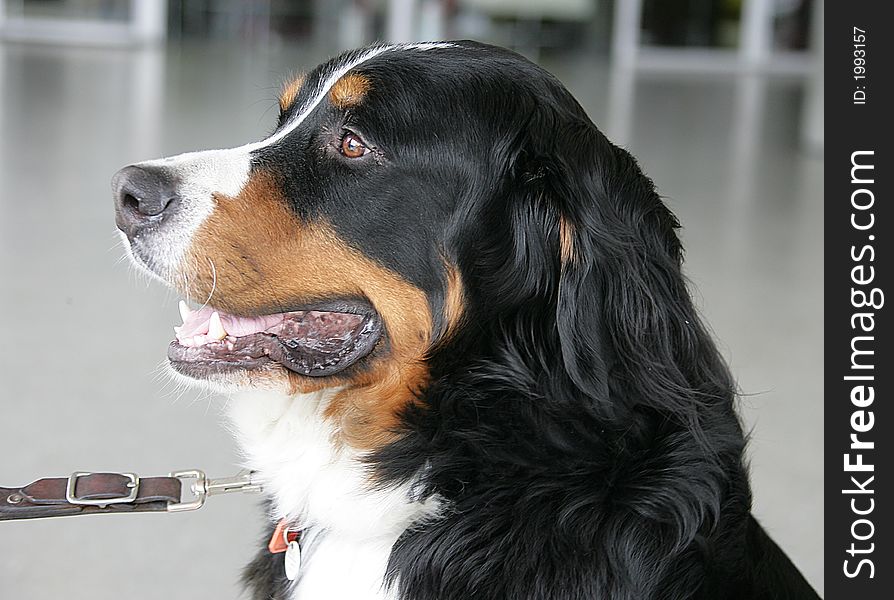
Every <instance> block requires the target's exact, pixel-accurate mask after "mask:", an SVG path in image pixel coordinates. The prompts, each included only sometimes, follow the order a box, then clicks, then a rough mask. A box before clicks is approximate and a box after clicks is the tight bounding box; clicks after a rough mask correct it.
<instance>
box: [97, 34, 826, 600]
mask: <svg viewBox="0 0 894 600" xmlns="http://www.w3.org/2000/svg"><path fill="white" fill-rule="evenodd" d="M280 109H281V110H280V114H279V120H278V123H277V126H276V129H275V130H274V131H273V133H271V134H270V135H269V136H268V137H266V138H265V139H263V140H261V141H258V142H253V143H249V144H247V145H244V146H241V147H238V148H233V149H227V150H210V151H202V152H193V153H188V154H181V155H179V156H174V157H170V158H164V159H161V160H152V161H148V162H142V163H138V164H134V165H130V166H127V167H125V168H123V169H122V170H121V171H119V172H118V173H117V174H116V175H115V177H114V179H113V194H114V198H115V207H116V223H117V225H118V228H119V229H120V232H121V235H122V237H123V239H124V240H125V246H126V248H127V251H128V253H129V255H130V257H131V258H132V260H133V262H134V263H135V264H136V265H137V266H138V267H139V268H140V269H141V270H144V271H146V272H147V273H149V274H150V275H151V276H153V277H155V278H157V279H159V280H161V281H162V282H164V283H165V284H166V285H168V286H170V287H172V288H174V289H175V290H176V291H177V292H179V293H180V294H181V295H182V296H183V297H184V299H185V300H186V302H184V303H181V312H182V317H183V324H182V325H180V326H179V327H177V328H175V329H176V339H175V340H174V341H173V342H172V343H171V345H170V347H169V349H168V359H169V362H170V366H171V369H172V371H173V372H174V373H175V374H176V376H177V377H179V378H184V379H187V380H189V381H191V382H199V383H200V384H202V385H204V386H210V387H211V388H213V389H216V390H219V391H222V392H225V393H227V394H229V395H231V396H232V399H231V401H230V402H229V403H228V409H227V411H228V417H229V419H230V420H231V421H232V424H233V429H234V431H235V434H236V437H237V441H238V443H239V445H240V447H241V448H242V450H243V451H244V454H245V462H246V466H247V467H248V468H251V469H253V470H254V471H256V477H257V478H258V480H259V481H260V482H261V483H262V485H263V488H264V490H265V492H266V494H267V504H266V506H267V512H268V515H267V516H268V517H269V530H268V535H267V536H265V539H264V544H263V546H264V548H263V549H262V550H261V552H260V553H259V554H258V556H257V558H256V559H255V560H254V561H253V562H252V563H251V564H250V565H249V566H248V567H247V568H246V571H245V574H244V580H245V582H246V584H247V586H248V587H249V588H250V590H251V593H252V594H253V597H254V598H257V599H268V598H275V599H308V598H311V599H320V598H331V599H351V600H365V599H386V598H387V599H402V600H460V599H462V600H467V599H470V598H471V599H487V600H498V599H507V600H522V599H556V600H572V599H574V600H577V599H611V600H622V599H623V600H643V599H662V600H665V599H666V600H682V599H711V600H717V599H745V598H748V599H752V598H766V599H770V598H774V599H775V598H778V599H788V598H817V597H818V596H817V595H816V593H815V592H814V591H813V590H812V589H811V587H810V586H809V584H808V583H807V582H806V581H805V580H804V578H803V577H802V576H801V574H800V573H799V572H798V570H797V568H796V567H795V566H794V565H793V564H792V563H791V561H790V560H789V559H788V558H787V557H786V555H785V554H784V553H783V551H782V550H781V549H780V548H779V547H778V546H777V545H776V544H775V543H774V542H773V541H772V540H771V539H770V538H769V537H768V535H767V534H766V533H765V532H764V530H763V529H762V528H761V526H760V525H759V524H758V523H757V522H756V521H755V519H754V518H753V517H752V516H751V514H750V506H751V495H750V490H749V484H748V477H747V472H746V466H745V463H744V458H743V455H744V451H745V445H746V441H745V436H744V435H743V431H742V427H741V425H740V422H739V419H738V417H737V415H736V412H735V410H734V401H735V396H736V394H735V384H734V382H733V380H732V378H731V376H730V373H729V370H728V368H727V366H726V365H725V363H724V361H723V360H722V358H721V356H720V355H719V353H718V351H717V349H716V347H715V344H714V342H713V341H712V339H711V337H710V336H709V334H708V333H707V331H706V328H705V327H704V326H703V324H702V323H701V321H700V319H699V316H698V314H697V313H696V310H695V309H694V308H693V305H692V302H691V299H690V296H689V292H688V290H687V286H686V283H685V280H684V277H683V276H682V275H681V263H682V249H681V245H680V241H679V239H678V237H677V235H676V229H677V228H678V227H679V224H678V222H677V220H676V218H675V217H674V215H673V214H672V213H671V212H670V211H669V210H668V209H667V208H666V207H665V205H664V204H663V203H662V201H661V200H660V198H659V196H658V194H657V193H656V191H655V187H654V185H653V183H652V181H651V180H650V179H649V178H648V177H646V176H645V175H644V174H643V172H642V171H641V170H640V168H639V166H638V165H637V163H636V161H635V159H634V158H633V157H632V156H631V155H630V154H628V153H627V152H626V151H624V150H622V149H621V148H618V147H617V146H614V145H613V144H612V143H611V142H609V141H608V140H607V139H606V138H605V137H604V136H603V134H602V133H601V132H600V131H599V130H598V129H597V128H596V126H595V125H594V124H593V123H592V122H591V121H590V119H589V118H588V117H587V115H586V113H585V112H584V110H583V109H582V108H581V106H580V105H579V104H578V103H577V102H576V101H575V99H574V98H573V97H572V96H571V94H570V93H569V92H568V91H567V90H566V89H565V88H564V87H563V86H562V84H561V83H560V82H559V81H558V80H557V79H556V78H554V77H553V76H552V75H550V74H549V73H547V72H546V71H544V70H543V69H541V68H540V67H538V66H536V65H534V64H532V63H531V62H529V61H527V60H526V59H524V58H522V57H521V56H519V55H517V54H515V53H513V52H511V51H508V50H505V49H501V48H497V47H493V46H488V45H484V44H480V43H476V42H469V41H457V42H436V43H434V42H433V43H418V44H401V45H387V44H383V45H374V46H370V47H367V48H363V49H360V50H356V51H351V52H347V53H344V54H342V55H341V56H339V57H337V58H335V59H333V60H330V61H329V62H327V63H325V64H323V65H321V66H319V67H317V68H316V69H314V70H312V71H310V72H309V73H307V74H306V75H304V76H301V77H298V78H296V79H294V80H292V81H289V82H288V83H287V85H286V86H285V87H284V89H283V91H282V95H281V98H280ZM280 537H282V538H283V541H282V545H283V546H286V545H287V546H288V547H289V548H290V549H294V550H295V552H294V553H292V558H293V559H296V560H297V559H299V558H300V566H297V565H293V566H292V567H291V569H290V572H289V573H287V572H286V568H285V566H284V565H285V563H287V562H288V561H289V558H290V552H291V550H290V551H289V552H286V554H285V558H284V555H283V554H282V553H274V552H271V550H270V549H268V543H267V540H268V539H269V540H270V548H271V549H272V548H273V546H275V545H276V544H277V543H279V538H280Z"/></svg>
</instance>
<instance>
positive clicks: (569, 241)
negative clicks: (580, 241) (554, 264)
mask: <svg viewBox="0 0 894 600" xmlns="http://www.w3.org/2000/svg"><path fill="white" fill-rule="evenodd" d="M559 256H560V258H561V259H562V264H563V265H566V264H569V263H570V262H572V261H573V260H574V226H573V225H572V224H571V223H569V222H568V219H566V218H565V217H559Z"/></svg>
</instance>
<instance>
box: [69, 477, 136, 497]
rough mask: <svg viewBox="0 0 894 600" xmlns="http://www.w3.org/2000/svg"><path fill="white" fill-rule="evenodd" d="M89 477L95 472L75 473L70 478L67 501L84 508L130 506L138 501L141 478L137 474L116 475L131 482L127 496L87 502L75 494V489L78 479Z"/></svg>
mask: <svg viewBox="0 0 894 600" xmlns="http://www.w3.org/2000/svg"><path fill="white" fill-rule="evenodd" d="M87 475H93V472H92V471H75V472H74V473H72V474H71V475H69V476H68V485H67V486H66V488H65V500H66V501H67V502H68V503H69V504H81V505H84V506H108V505H109V504H128V503H130V502H133V501H134V500H136V499H137V493H138V492H139V489H140V478H139V477H137V474H136V473H116V475H123V476H124V477H127V478H128V479H130V482H129V483H128V484H127V487H129V488H130V493H128V494H127V495H126V496H121V497H119V498H99V499H96V500H85V499H84V498H78V497H77V495H76V494H75V488H77V485H78V479H80V478H81V477H85V476H87Z"/></svg>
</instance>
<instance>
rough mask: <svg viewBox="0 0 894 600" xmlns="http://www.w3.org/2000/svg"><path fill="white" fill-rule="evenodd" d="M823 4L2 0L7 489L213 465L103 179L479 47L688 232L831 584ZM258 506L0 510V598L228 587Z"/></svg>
mask: <svg viewBox="0 0 894 600" xmlns="http://www.w3.org/2000/svg"><path fill="white" fill-rule="evenodd" d="M822 32H823V1H822V0H614V1H611V0H444V1H441V0H340V1H339V0H331V1H324V0H317V1H311V0H307V1H299V0H295V1H287V0H250V1H243V2H237V1H235V0H195V1H192V0H190V1H187V0H132V1H130V0H0V314H2V315H3V317H2V321H0V323H2V325H0V335H2V343H0V381H2V386H0V440H2V457H0V484H2V485H8V486H9V485H16V486H18V485H24V484H25V483H27V482H29V481H31V480H33V479H35V478H38V477H45V476H66V475H68V474H69V473H70V472H72V471H75V470H112V471H122V470H123V471H137V472H138V473H140V474H143V475H147V476H148V475H162V474H166V473H167V472H168V471H171V470H175V469H184V468H192V467H197V468H202V469H205V470H206V471H207V472H208V473H209V474H210V475H212V476H227V475H231V474H232V473H234V472H235V470H236V465H237V464H238V461H239V458H238V456H237V454H236V451H235V448H234V444H233V442H232V441H231V439H230V438H229V436H228V435H227V433H226V432H225V431H224V430H223V428H222V427H220V426H219V421H220V409H221V407H222V403H223V400H222V399H220V398H216V397H214V396H209V395H208V394H206V393H202V392H195V391H192V390H182V389H177V388H176V387H174V386H173V385H172V384H170V382H168V380H167V378H166V377H165V376H164V375H163V373H162V372H161V370H160V365H161V364H162V360H163V358H164V356H165V351H166V347H167V345H168V343H169V341H170V340H171V338H172V332H171V326H172V325H174V324H175V323H179V321H178V320H177V308H176V302H177V298H176V297H174V296H173V295H171V294H170V293H168V292H166V291H165V290H164V289H162V287H161V286H160V285H158V284H155V283H152V284H150V283H147V282H146V281H144V280H143V279H141V278H140V277H138V276H136V275H135V274H133V272H132V271H131V269H130V267H129V265H128V264H126V262H123V261H122V260H121V256H122V254H123V252H122V250H121V248H120V247H119V245H118V241H117V236H116V235H115V225H114V221H113V214H112V200H111V194H110V189H109V179H110V177H111V175H112V174H113V173H114V172H115V171H116V170H117V169H118V168H119V167H121V166H123V165H125V164H128V163H130V162H133V161H137V160H143V159H148V158H152V157H159V156H165V155H170V154H175V153H180V152H184V151H189V150H197V149H205V148H219V147H231V146H236V145H241V144H243V143H246V142H248V141H251V140H256V139H260V138H262V137H263V136H264V135H265V134H266V133H268V132H269V131H271V130H272V128H273V126H274V123H275V118H276V112H277V109H276V103H277V101H276V100H277V97H278V92H279V87H280V84H281V83H282V82H283V80H285V79H286V78H287V76H288V75H289V74H290V73H295V72H300V71H302V70H306V69H310V68H312V67H313V66H315V65H316V64H318V63H319V62H321V61H323V60H325V59H326V58H328V57H330V56H332V55H334V54H337V53H338V52H339V51H341V50H343V49H346V48H351V47H356V46H361V45H364V44H366V43H369V42H373V41H376V40H389V41H412V40H422V39H438V38H443V39H450V38H472V39H478V40H482V41H487V42H491V43H496V44H500V45H504V46H509V47H511V48H513V49H515V50H517V51H518V52H521V53H522V54H524V55H526V56H528V57H529V58H531V59H532V60H535V61H537V62H539V63H540V64H542V65H543V66H544V67H546V68H547V69H548V70H550V71H552V72H553V73H555V74H556V76H557V77H558V78H559V79H561V80H562V81H563V82H564V83H565V84H566V86H567V87H568V88H569V89H570V90H571V91H572V92H573V93H574V94H575V95H576V97H577V98H578V99H579V100H580V102H581V104H582V105H583V106H584V107H585V108H586V109H587V111H588V112H589V114H590V116H591V117H592V119H593V120H594V122H596V124H597V125H598V126H599V127H600V128H601V129H602V130H603V131H604V132H605V133H606V134H607V135H608V136H609V137H610V138H611V139H612V140H614V141H615V142H616V143H618V144H620V145H622V146H624V147H626V148H627V149H629V150H630V151H631V152H632V153H633V154H634V155H635V156H637V157H638V159H639V161H640V163H641V165H642V167H643V169H644V170H645V171H646V173H648V174H649V175H650V176H651V177H652V178H653V179H654V180H655V182H656V183H657V185H658V189H659V191H660V192H661V193H662V194H663V196H664V197H665V199H666V201H667V203H668V204H669V205H670V206H671V208H672V209H673V210H674V211H675V212H676V213H677V215H678V216H679V217H680V220H681V221H682V223H683V227H684V228H683V231H682V236H683V240H684V243H685V246H686V248H687V267H686V269H687V274H688V276H689V278H690V279H691V282H692V289H693V293H694V295H695V298H696V303H697V305H698V306H699V307H700V308H701V310H702V313H703V314H704V316H705V318H706V320H707V322H708V323H709V324H710V325H711V327H712V328H713V330H714V332H715V334H716V337H717V339H718V340H719V344H720V347H721V349H722V350H723V353H724V355H725V356H726V357H727V359H728V360H729V362H730V364H731V365H732V369H733V371H734V372H735V374H736V376H737V378H738V381H739V385H740V388H741V391H742V399H741V412H742V415H743V419H744V421H745V422H746V426H747V427H748V428H749V429H750V430H751V432H752V433H751V445H750V462H751V469H752V475H753V485H754V493H755V512H756V514H757V516H758V518H759V519H760V520H761V521H762V522H763V523H764V525H765V526H766V528H767V529H768V530H769V531H770V533H771V534H772V535H773V536H774V537H775V538H776V540H777V541H778V542H779V544H780V545H781V546H782V547H783V548H784V549H785V550H786V551H787V552H788V553H789V555H790V556H791V557H792V558H793V560H794V561H795V563H796V564H797V565H799V567H800V568H801V569H802V571H803V572H804V573H805V575H806V576H807V578H808V579H809V580H810V581H811V583H812V584H813V585H814V586H816V587H817V588H818V589H819V590H820V591H822V589H823V550H822V547H823V544H822V542H823V520H822V515H823V500H822V495H821V493H820V491H821V487H822V478H823V475H822V455H823V433H822V431H823V390H822V386H821V374H822V368H823V349H822V341H823V330H822V316H823V296H822V285H823V274H822V263H823V183H822V172H823V158H822V156H823V155H822V151H823V96H822V94H823V76H822V73H823V71H822V68H823V50H822V49H823V39H822V35H823V33H822ZM257 505H258V499H257V498H256V497H251V496H241V497H237V496H230V497H220V498H212V499H211V500H210V501H209V503H208V504H207V505H206V507H205V508H203V509H202V510H201V511H199V512H195V513H186V514H176V515H134V516H108V517H84V518H77V519H63V520H54V521H34V522H16V523H0V598H27V599H29V600H31V599H36V600H42V599H44V598H61V597H68V598H91V599H95V600H105V599H108V600H112V599H115V600H118V599H120V598H125V597H128V598H156V597H162V596H164V597H168V598H194V597H202V598H211V597H213V598H236V597H239V595H240V591H239V586H238V576H239V569H240V568H241V566H242V565H243V564H244V563H246V562H247V561H248V560H249V558H250V556H251V555H252V554H253V551H254V547H255V546H256V545H257V544H258V542H259V539H260V536H261V528H262V518H261V511H260V510H259V509H258V506H257Z"/></svg>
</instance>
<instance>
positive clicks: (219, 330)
mask: <svg viewBox="0 0 894 600" xmlns="http://www.w3.org/2000/svg"><path fill="white" fill-rule="evenodd" d="M208 337H209V338H211V339H213V340H222V339H224V338H225V337H227V330H226V329H224V326H223V323H221V322H220V315H219V314H217V312H213V313H211V320H210V321H209V322H208Z"/></svg>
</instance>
